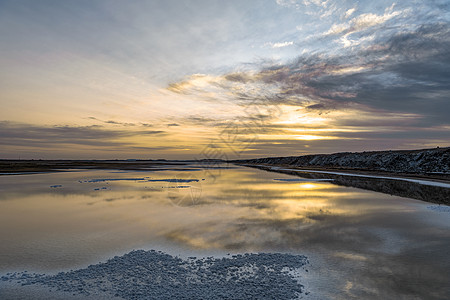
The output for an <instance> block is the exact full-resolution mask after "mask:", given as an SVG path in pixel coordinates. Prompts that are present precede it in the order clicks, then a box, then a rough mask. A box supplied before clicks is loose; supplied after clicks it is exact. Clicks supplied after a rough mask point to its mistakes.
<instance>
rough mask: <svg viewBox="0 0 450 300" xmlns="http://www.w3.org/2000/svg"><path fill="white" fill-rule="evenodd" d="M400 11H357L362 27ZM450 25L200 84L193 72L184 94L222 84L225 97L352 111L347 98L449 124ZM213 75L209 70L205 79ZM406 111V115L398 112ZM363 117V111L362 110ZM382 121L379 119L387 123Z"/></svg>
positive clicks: (220, 88)
mask: <svg viewBox="0 0 450 300" xmlns="http://www.w3.org/2000/svg"><path fill="white" fill-rule="evenodd" d="M393 15H396V13H394V12H393V11H390V10H387V14H385V15H383V16H376V17H373V16H367V15H365V16H363V17H361V16H358V17H355V18H354V20H359V21H358V22H357V21H354V24H358V26H359V27H358V28H363V27H367V26H374V24H381V23H382V22H384V21H385V20H387V19H389V18H391V17H392V16H393ZM449 62H450V28H449V25H448V24H445V23H429V24H424V25H422V26H420V27H418V28H417V29H415V30H408V31H407V30H403V31H400V32H393V33H390V34H385V35H382V36H380V37H378V38H376V39H374V40H372V41H369V44H368V45H364V46H361V47H359V48H357V49H355V51H352V52H350V53H345V52H344V53H342V54H340V53H338V54H332V53H326V52H325V53H312V54H305V55H302V56H300V57H298V58H297V59H295V60H292V61H290V62H288V63H284V64H279V63H278V64H273V65H271V66H264V67H262V68H261V69H260V70H257V71H256V70H254V71H244V72H233V73H229V74H224V75H222V76H215V77H211V78H213V80H211V81H210V82H208V81H202V85H203V87H202V86H200V85H198V84H197V85H195V82H196V81H197V78H195V77H194V80H193V82H191V80H190V79H189V78H188V79H187V81H183V82H182V85H183V86H185V87H191V86H193V85H195V88H194V89H183V93H187V94H189V93H194V94H195V93H196V92H198V91H199V90H202V89H203V88H204V89H205V90H206V91H211V90H212V89H215V93H216V94H217V95H219V97H226V98H227V99H229V101H234V102H235V103H241V104H242V105H244V106H245V105H248V104H249V103H259V105H260V106H262V107H263V106H267V105H274V106H277V105H292V106H298V107H309V109H310V110H312V109H314V108H316V109H317V108H322V106H324V107H327V109H333V110H346V109H348V105H349V104H350V105H353V104H358V105H361V106H360V109H361V110H365V111H368V112H369V113H376V112H375V111H371V109H375V110H379V111H384V112H393V113H394V114H393V115H392V116H391V117H393V118H395V116H396V115H395V113H397V112H401V113H402V114H404V113H406V114H408V113H409V114H411V115H414V116H415V117H414V120H415V122H420V123H421V124H422V125H421V126H430V124H431V125H442V124H448V123H449V119H448V115H447V112H448V111H450V102H449V101H448V97H449V92H450V84H449V83H450V71H448V70H450V63H449ZM205 78H208V77H207V76H204V77H202V80H205ZM397 115H398V116H400V115H399V114H397ZM355 117H357V114H356V115H355ZM382 123H383V121H381V120H380V121H378V124H380V126H381V125H382Z"/></svg>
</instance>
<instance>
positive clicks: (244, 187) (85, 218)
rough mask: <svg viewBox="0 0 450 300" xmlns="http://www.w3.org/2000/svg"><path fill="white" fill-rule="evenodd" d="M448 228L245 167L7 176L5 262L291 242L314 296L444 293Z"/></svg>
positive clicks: (409, 206)
mask: <svg viewBox="0 0 450 300" xmlns="http://www.w3.org/2000/svg"><path fill="white" fill-rule="evenodd" d="M294 179H295V180H294ZM299 179H300V180H299ZM449 229H450V213H449V212H448V211H447V210H445V209H439V208H436V206H435V205H432V204H430V203H426V202H421V201H418V200H412V199H407V198H401V197H396V196H390V195H387V194H382V193H376V192H372V191H367V190H361V189H356V188H351V187H344V186H338V185H335V184H333V180H329V181H328V180H323V178H322V179H320V180H317V179H316V180H314V179H307V178H304V179H301V178H300V177H295V176H292V175H287V174H279V173H270V172H265V171H262V170H258V169H252V168H245V167H232V168H224V169H220V168H218V169H210V170H202V169H200V168H195V166H192V168H190V169H189V168H187V169H186V170H184V171H180V170H177V169H174V170H170V171H167V170H163V171H153V172H150V171H149V172H143V171H139V172H134V171H130V172H128V171H111V170H106V171H101V170H100V171H99V170H95V171H76V172H60V173H47V174H33V175H14V176H1V177H0V273H4V272H7V271H16V270H18V271H20V270H31V271H39V272H47V273H48V272H56V271H60V270H68V269H75V268H81V267H85V266H87V265H89V264H92V263H97V262H98V261H102V260H105V259H107V258H108V257H111V256H113V255H117V254H124V253H126V252H128V251H130V250H132V249H157V250H164V251H166V252H169V253H171V254H177V255H182V256H183V255H184V256H187V255H193V254H194V255H200V256H202V255H210V254H217V255H224V254H227V253H242V252H289V253H294V254H305V255H307V256H308V258H309V261H310V266H309V268H308V270H309V272H305V274H303V275H302V276H303V281H304V283H305V285H306V287H307V289H308V290H309V292H310V294H309V295H308V297H307V298H311V299H314V298H319V299H323V298H331V299H348V298H355V299H361V298H364V299H370V298H373V299H377V298H378V299H379V298H385V299H402V298H404V299H414V298H417V299H422V298H426V299H445V297H446V296H447V295H448V294H450V287H449V284H448V282H450V256H449V253H448V250H449V249H450V231H449Z"/></svg>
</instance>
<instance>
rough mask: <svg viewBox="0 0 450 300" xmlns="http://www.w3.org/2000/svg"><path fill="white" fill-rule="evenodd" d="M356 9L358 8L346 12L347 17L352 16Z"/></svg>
mask: <svg viewBox="0 0 450 300" xmlns="http://www.w3.org/2000/svg"><path fill="white" fill-rule="evenodd" d="M355 11H356V8H350V9H348V10H347V11H346V12H345V16H344V17H345V18H346V19H347V18H350V16H351V15H353V13H354V12H355Z"/></svg>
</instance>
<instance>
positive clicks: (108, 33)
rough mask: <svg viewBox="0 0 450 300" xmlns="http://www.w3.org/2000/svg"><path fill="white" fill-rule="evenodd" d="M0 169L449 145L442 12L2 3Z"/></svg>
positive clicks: (391, 5)
mask: <svg viewBox="0 0 450 300" xmlns="http://www.w3.org/2000/svg"><path fill="white" fill-rule="evenodd" d="M0 105H1V106H0V107H1V109H0V158H6V159H17V158H21V159H24V158H27V159H127V158H138V159H160V158H165V159H208V158H209V159H211V158H220V159H241V158H251V157H267V156H295V155H305V154H315V153H334V152H354V151H370V150H388V149H392V150H395V149H422V148H434V147H437V146H440V147H445V146H450V2H449V1H448V0H428V1H427V0H423V1H417V0H409V1H397V2H393V1H385V0H377V1H363V0H361V1H347V0H340V1H338V0H327V1H323V0H260V1H253V0H248V1H247V0H246V1H241V0H239V1H235V0H230V1H220V0H192V1H180V0H164V1H159V0H152V1H143V0H133V1H119V0H89V1H88V0H77V1H69V0H64V1H61V0H40V1H34V0H28V1H27V0H0Z"/></svg>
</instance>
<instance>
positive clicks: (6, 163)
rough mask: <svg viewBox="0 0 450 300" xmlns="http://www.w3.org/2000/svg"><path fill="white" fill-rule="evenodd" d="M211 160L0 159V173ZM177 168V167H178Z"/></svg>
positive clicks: (141, 167)
mask: <svg viewBox="0 0 450 300" xmlns="http://www.w3.org/2000/svg"><path fill="white" fill-rule="evenodd" d="M218 162H222V161H211V160H190V161H189V160H164V159H158V160H135V159H131V160H0V175H15V174H22V173H40V172H62V171H69V170H71V169H86V170H130V171H131V170H134V171H145V170H149V171H152V170H153V171H163V170H171V169H173V167H179V168H180V167H182V166H184V165H189V164H192V163H197V164H200V165H201V166H203V165H205V166H206V165H212V164H215V165H217V164H218ZM179 168H178V169H179Z"/></svg>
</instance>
